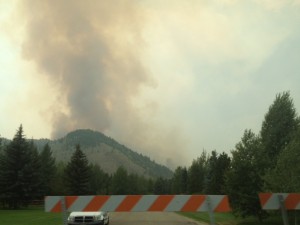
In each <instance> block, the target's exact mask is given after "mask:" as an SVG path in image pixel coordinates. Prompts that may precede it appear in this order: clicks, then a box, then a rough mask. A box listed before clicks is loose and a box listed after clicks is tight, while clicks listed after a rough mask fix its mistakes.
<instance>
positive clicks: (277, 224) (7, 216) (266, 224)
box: [0, 206, 300, 225]
mask: <svg viewBox="0 0 300 225" xmlns="http://www.w3.org/2000/svg"><path fill="white" fill-rule="evenodd" d="M179 214H180V215H183V216H186V217H189V218H191V219H194V220H197V221H202V222H206V223H207V224H210V218H209V214H208V213H179ZM293 215H294V214H290V216H289V217H290V218H293ZM214 218H215V221H216V224H217V225H282V224H283V222H282V218H281V215H280V213H273V214H272V215H271V216H270V217H269V218H268V219H266V220H264V221H263V222H259V221H258V220H257V219H256V218H246V219H242V218H236V217H234V216H233V215H232V214H231V213H214ZM298 218H299V217H298ZM298 220H299V219H298ZM299 221H300V220H299ZM0 224H9V225H29V224H30V225H41V224H46V225H62V224H63V217H62V213H48V212H45V211H44V208H43V207H42V206H41V207H36V206H35V207H29V208H27V209H21V210H0ZM290 224H294V223H293V222H292V221H291V222H290Z"/></svg>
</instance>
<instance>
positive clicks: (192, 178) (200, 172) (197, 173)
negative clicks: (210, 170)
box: [188, 151, 207, 194]
mask: <svg viewBox="0 0 300 225" xmlns="http://www.w3.org/2000/svg"><path fill="white" fill-rule="evenodd" d="M206 173H207V154H206V151H203V152H202V154H201V156H200V157H199V158H197V159H196V160H193V162H192V165H191V167H190V168H189V170H188V192H189V193H190V194H197V193H198V194H199V193H203V191H204V180H205V177H206Z"/></svg>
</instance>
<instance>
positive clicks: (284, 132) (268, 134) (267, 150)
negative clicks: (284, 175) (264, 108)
mask: <svg viewBox="0 0 300 225" xmlns="http://www.w3.org/2000/svg"><path fill="white" fill-rule="evenodd" d="M299 122H300V121H299V118H298V117H297V113H296V109H295V107H294V103H293V100H292V98H291V97H290V93H289V92H283V93H281V94H278V95H276V98H275V100H274V102H273V104H272V105H271V106H270V108H269V111H268V112H267V114H266V115H265V119H264V121H263V124H262V128H261V140H262V147H263V149H262V150H263V151H262V155H261V157H260V159H261V160H263V161H262V162H261V163H262V164H264V165H265V168H271V167H274V166H275V165H276V161H277V156H278V155H279V154H280V152H281V151H282V150H283V149H284V148H285V147H286V146H287V145H288V144H289V142H290V141H291V139H292V137H293V135H294V134H295V132H296V130H297V129H298V127H299Z"/></svg>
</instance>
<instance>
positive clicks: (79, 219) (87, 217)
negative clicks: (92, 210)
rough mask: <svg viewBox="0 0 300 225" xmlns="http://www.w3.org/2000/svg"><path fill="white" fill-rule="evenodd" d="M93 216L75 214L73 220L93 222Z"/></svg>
mask: <svg viewBox="0 0 300 225" xmlns="http://www.w3.org/2000/svg"><path fill="white" fill-rule="evenodd" d="M93 221H94V217H93V216H75V222H78V223H87V222H93Z"/></svg>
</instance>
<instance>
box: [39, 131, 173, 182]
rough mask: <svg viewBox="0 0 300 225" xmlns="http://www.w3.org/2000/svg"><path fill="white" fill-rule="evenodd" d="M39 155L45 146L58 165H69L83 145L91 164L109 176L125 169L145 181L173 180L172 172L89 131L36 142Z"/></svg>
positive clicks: (101, 135) (110, 139)
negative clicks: (150, 178)
mask: <svg viewBox="0 0 300 225" xmlns="http://www.w3.org/2000/svg"><path fill="white" fill-rule="evenodd" d="M34 143H35V144H36V145H37V147H38V149H39V151H41V149H42V148H43V146H44V145H45V144H46V143H49V146H50V147H51V149H52V153H53V156H54V157H55V159H56V160H57V161H58V162H59V161H62V162H65V163H66V162H68V161H69V160H70V158H71V155H72V154H73V152H74V151H75V146H76V145H77V144H80V146H81V149H82V151H83V152H84V154H86V156H87V158H88V160H89V162H91V163H94V164H98V165H99V166H100V167H101V168H102V169H103V170H104V171H105V172H106V173H109V174H112V173H114V172H115V171H116V170H117V169H118V168H119V167H120V166H123V167H124V168H125V169H126V170H127V171H128V173H136V174H138V175H143V176H146V177H158V176H160V177H164V178H170V177H171V176H172V174H173V173H172V171H171V170H170V169H169V168H167V167H166V166H163V165H160V164H158V163H156V162H154V161H153V160H151V159H150V158H149V157H146V156H144V155H142V154H138V153H136V152H134V151H133V150H131V149H129V148H127V147H126V146H124V145H122V144H120V143H118V142H117V141H115V140H114V139H112V138H110V137H107V136H106V135H104V134H103V133H100V132H97V131H92V130H88V129H85V130H83V129H81V130H76V131H73V132H70V133H69V134H67V135H66V136H65V137H63V138H60V139H58V140H53V141H52V140H46V139H41V140H34Z"/></svg>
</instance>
